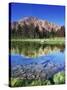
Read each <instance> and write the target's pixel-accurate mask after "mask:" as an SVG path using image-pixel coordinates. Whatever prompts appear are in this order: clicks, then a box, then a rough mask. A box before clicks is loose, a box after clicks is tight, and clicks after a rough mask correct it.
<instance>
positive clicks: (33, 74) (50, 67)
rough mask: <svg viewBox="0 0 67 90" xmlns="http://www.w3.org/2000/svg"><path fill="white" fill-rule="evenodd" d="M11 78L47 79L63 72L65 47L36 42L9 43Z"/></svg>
mask: <svg viewBox="0 0 67 90" xmlns="http://www.w3.org/2000/svg"><path fill="white" fill-rule="evenodd" d="M9 56H10V62H11V77H13V78H21V79H25V78H27V79H38V78H39V77H40V78H41V79H48V78H50V77H52V76H53V75H54V74H56V73H58V72H61V71H65V46H64V45H47V44H40V43H36V42H32V43H31V42H18V41H16V42H15V41H14V42H11V48H10V55H9Z"/></svg>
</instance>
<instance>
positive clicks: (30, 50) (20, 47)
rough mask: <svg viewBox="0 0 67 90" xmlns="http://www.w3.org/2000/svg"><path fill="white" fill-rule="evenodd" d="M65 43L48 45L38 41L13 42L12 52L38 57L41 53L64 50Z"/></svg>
mask: <svg viewBox="0 0 67 90" xmlns="http://www.w3.org/2000/svg"><path fill="white" fill-rule="evenodd" d="M64 48H65V46H64V45H47V44H40V43H36V42H18V41H14V42H11V48H10V53H12V54H20V55H26V56H29V57H37V56H40V55H44V54H48V53H53V52H56V51H59V52H63V51H64Z"/></svg>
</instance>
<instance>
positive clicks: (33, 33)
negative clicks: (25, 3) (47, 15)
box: [10, 17, 65, 38]
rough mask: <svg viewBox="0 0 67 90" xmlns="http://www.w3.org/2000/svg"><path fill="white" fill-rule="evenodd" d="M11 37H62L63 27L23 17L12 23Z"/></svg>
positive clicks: (63, 33) (63, 34) (34, 18)
mask: <svg viewBox="0 0 67 90" xmlns="http://www.w3.org/2000/svg"><path fill="white" fill-rule="evenodd" d="M10 29H11V36H12V37H15V36H17V37H18V38H19V37H21V38H49V37H64V36H65V27H64V26H60V25H56V24H55V23H52V22H48V21H47V20H42V19H38V18H36V17H24V18H23V19H21V20H19V21H17V22H12V23H11V26H10Z"/></svg>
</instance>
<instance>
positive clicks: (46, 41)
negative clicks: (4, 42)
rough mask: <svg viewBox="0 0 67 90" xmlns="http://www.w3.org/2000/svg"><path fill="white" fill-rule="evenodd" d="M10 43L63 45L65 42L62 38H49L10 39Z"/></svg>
mask: <svg viewBox="0 0 67 90" xmlns="http://www.w3.org/2000/svg"><path fill="white" fill-rule="evenodd" d="M10 41H11V42H15V41H18V42H36V43H40V44H51V45H53V44H64V43H65V40H64V38H50V39H48V38H47V39H11V40H10Z"/></svg>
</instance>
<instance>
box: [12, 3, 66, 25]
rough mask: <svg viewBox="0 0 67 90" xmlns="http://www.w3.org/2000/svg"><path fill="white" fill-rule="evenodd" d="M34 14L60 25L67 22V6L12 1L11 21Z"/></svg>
mask: <svg viewBox="0 0 67 90" xmlns="http://www.w3.org/2000/svg"><path fill="white" fill-rule="evenodd" d="M28 16H33V17H37V18H39V19H44V20H48V21H49V22H53V23H56V24H59V25H64V23H65V20H64V19H65V7H64V6H56V5H55V6H54V5H42V4H23V3H11V21H18V20H20V19H21V18H23V17H28Z"/></svg>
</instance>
